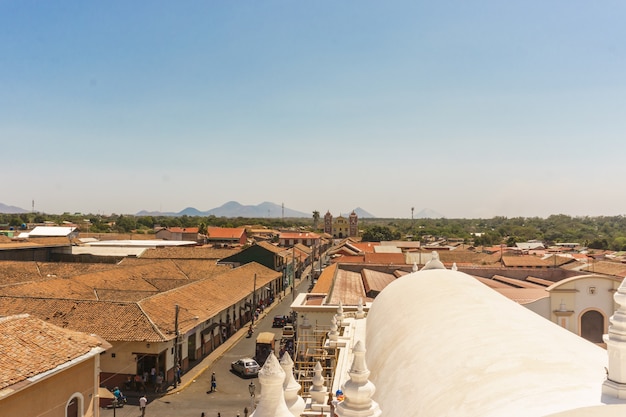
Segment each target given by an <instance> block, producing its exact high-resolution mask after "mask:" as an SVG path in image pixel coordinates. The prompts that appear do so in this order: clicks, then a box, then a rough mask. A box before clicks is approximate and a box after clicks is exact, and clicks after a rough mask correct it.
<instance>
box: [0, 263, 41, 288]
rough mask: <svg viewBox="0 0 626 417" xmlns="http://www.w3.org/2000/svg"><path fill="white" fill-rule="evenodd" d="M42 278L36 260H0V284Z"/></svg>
mask: <svg viewBox="0 0 626 417" xmlns="http://www.w3.org/2000/svg"><path fill="white" fill-rule="evenodd" d="M41 279H42V275H41V272H40V271H39V269H38V268H37V263H36V262H17V261H2V262H0V286H4V285H11V284H16V283H20V282H27V281H38V280H41Z"/></svg>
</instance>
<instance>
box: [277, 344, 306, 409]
mask: <svg viewBox="0 0 626 417" xmlns="http://www.w3.org/2000/svg"><path fill="white" fill-rule="evenodd" d="M280 366H281V367H282V368H283V371H285V382H283V390H284V391H285V404H286V405H287V408H288V409H289V411H290V412H291V414H293V415H294V417H300V415H301V414H302V413H303V412H304V408H305V407H306V404H305V403H304V399H303V398H302V397H301V396H299V395H298V392H300V388H302V385H300V384H298V382H297V381H296V379H295V378H294V377H293V359H291V355H289V352H285V353H284V354H283V357H282V358H280Z"/></svg>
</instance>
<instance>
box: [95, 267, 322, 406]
mask: <svg viewBox="0 0 626 417" xmlns="http://www.w3.org/2000/svg"><path fill="white" fill-rule="evenodd" d="M305 276H307V275H306V274H303V275H302V277H303V278H304V277H305ZM309 285H310V282H309V281H308V280H307V279H297V280H296V287H295V293H294V294H292V293H291V292H287V293H286V294H282V293H281V294H280V295H279V297H278V298H277V299H276V300H275V302H274V304H273V305H270V306H268V307H267V308H266V309H265V311H264V312H263V313H262V314H261V316H260V317H259V319H258V320H255V322H254V333H253V334H252V336H251V337H249V338H248V337H246V336H247V333H248V325H247V324H246V325H244V326H243V327H242V328H241V329H239V330H238V331H237V332H236V333H235V334H234V335H232V336H231V337H230V338H229V339H228V340H227V341H226V342H225V343H224V344H222V345H221V346H219V347H218V348H217V349H216V350H215V351H214V352H212V353H211V354H209V355H208V356H207V357H205V358H204V359H203V360H202V361H200V362H199V363H198V364H196V365H195V366H194V367H193V368H190V369H188V370H187V372H186V373H184V374H183V375H182V379H181V383H180V384H179V385H178V386H177V387H176V388H173V387H169V388H168V391H167V392H166V393H164V394H153V393H148V395H147V398H148V405H147V407H146V412H145V416H146V417H192V416H193V417H200V416H201V415H202V413H205V416H206V417H216V416H217V413H218V412H219V413H220V415H221V417H236V416H237V415H239V416H240V417H244V409H245V408H247V409H248V415H249V414H251V413H252V411H253V409H254V397H253V396H252V395H251V389H254V392H255V393H259V392H260V386H259V383H258V379H257V377H256V375H254V376H245V375H243V374H242V373H240V372H234V371H233V370H232V369H231V368H232V363H233V362H236V361H238V360H239V359H245V358H254V356H255V348H256V346H255V342H256V336H257V335H258V334H259V333H261V332H273V333H275V336H276V337H275V339H276V349H275V352H276V353H278V344H279V341H280V339H281V337H282V328H276V327H273V324H274V323H273V319H274V316H276V315H281V316H286V317H291V310H290V305H291V303H292V300H293V299H294V298H295V297H296V296H297V294H298V293H300V292H306V291H307V289H308V287H309ZM212 373H215V380H216V389H215V391H213V392H212V391H211V375H212ZM138 400H139V397H137V398H133V397H131V396H129V398H128V403H127V404H125V405H124V407H122V408H117V409H115V410H113V409H107V408H102V409H100V416H102V417H113V416H114V413H115V417H139V416H140V415H141V411H140V410H139V405H138Z"/></svg>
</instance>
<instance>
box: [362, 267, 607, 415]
mask: <svg viewBox="0 0 626 417" xmlns="http://www.w3.org/2000/svg"><path fill="white" fill-rule="evenodd" d="M366 345H367V353H366V360H367V364H368V367H369V369H370V371H371V375H370V380H371V381H372V382H374V384H375V385H376V387H377V391H376V394H375V395H374V400H375V401H377V402H378V403H379V405H380V408H381V410H382V411H383V414H384V415H386V416H403V417H411V416H415V417H417V416H419V417H429V416H432V417H442V416H455V417H463V416H468V417H469V416H473V417H505V416H506V417H515V416H520V417H521V416H524V417H529V416H545V415H548V414H552V413H558V412H563V411H565V410H572V409H576V408H580V407H585V406H594V405H599V404H602V383H603V381H604V379H605V367H606V366H607V363H608V359H607V353H606V351H605V350H604V349H602V348H600V347H598V346H596V345H594V344H592V343H590V342H588V341H586V340H584V339H582V338H580V337H578V336H577V335H575V334H573V333H571V332H569V331H567V330H565V329H563V328H561V327H559V326H557V325H556V324H554V323H552V322H550V321H548V320H546V319H544V318H542V317H540V316H539V315H537V314H535V313H533V312H532V311H530V310H528V309H526V308H524V307H522V306H520V305H518V304H516V303H514V302H513V301H511V300H509V299H508V298H506V297H504V296H502V295H500V294H498V293H497V292H495V291H493V290H492V289H490V288H488V287H487V286H485V285H484V284H481V283H480V282H478V281H476V280H475V279H474V278H472V277H470V276H469V275H467V274H464V273H462V272H458V271H450V270H446V269H430V270H423V271H420V272H414V273H412V274H408V275H406V276H404V277H402V278H399V279H397V280H396V281H394V282H393V283H392V284H390V285H388V286H387V287H386V288H385V289H384V290H383V291H382V292H381V294H379V295H378V297H377V298H376V299H375V300H374V302H373V304H372V306H371V309H370V311H369V315H368V319H367V343H366Z"/></svg>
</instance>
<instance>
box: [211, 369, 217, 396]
mask: <svg viewBox="0 0 626 417" xmlns="http://www.w3.org/2000/svg"><path fill="white" fill-rule="evenodd" d="M214 391H217V379H216V378H215V372H213V373H212V374H211V392H214Z"/></svg>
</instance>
